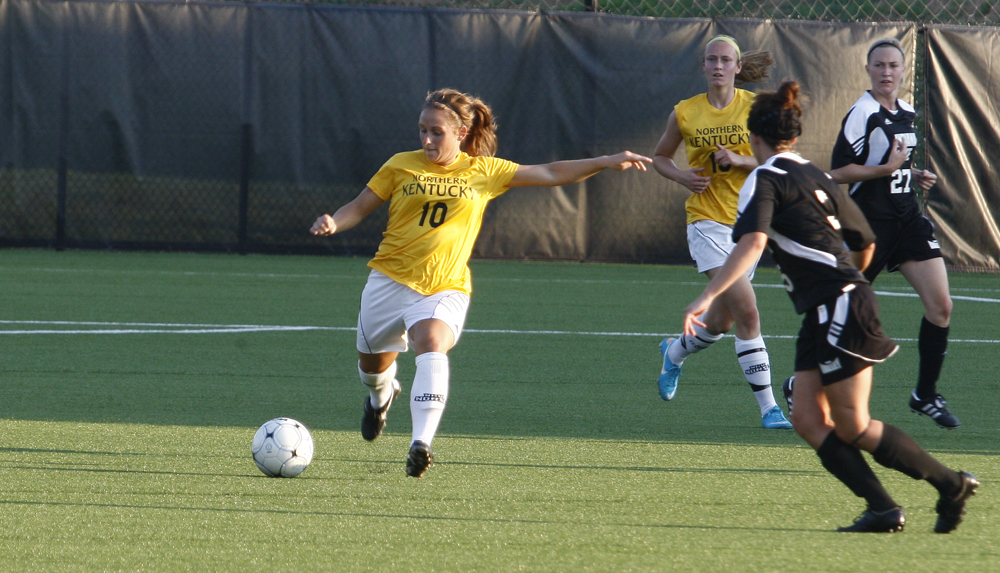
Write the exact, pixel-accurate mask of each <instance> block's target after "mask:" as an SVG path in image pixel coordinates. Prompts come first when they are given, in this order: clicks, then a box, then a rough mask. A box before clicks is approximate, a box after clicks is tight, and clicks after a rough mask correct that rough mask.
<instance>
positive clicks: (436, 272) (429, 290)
mask: <svg viewBox="0 0 1000 573" xmlns="http://www.w3.org/2000/svg"><path fill="white" fill-rule="evenodd" d="M517 168H518V164H517V163H513V162H511V161H507V160H505V159H498V158H496V157H472V156H470V155H467V154H466V153H464V152H462V153H460V154H459V156H458V159H456V160H455V162H454V163H452V164H451V165H449V166H447V167H443V166H441V165H437V164H436V163H431V162H430V161H427V159H426V157H425V156H424V151H423V150H422V149H421V150H418V151H408V152H404V153H397V154H396V155H394V156H393V157H392V158H391V159H389V161H387V162H386V163H385V165H383V166H382V168H381V169H379V171H378V173H376V174H375V176H374V177H372V179H371V181H369V182H368V188H369V189H371V190H372V191H374V192H375V194H376V195H378V196H379V197H380V198H382V199H384V200H387V201H391V202H390V204H389V224H388V226H387V227H386V230H385V233H383V235H382V243H381V244H380V245H379V247H378V252H377V253H375V258H374V259H372V260H371V262H369V263H368V266H369V267H371V268H373V269H375V270H377V271H379V272H380V273H382V274H384V275H386V276H387V277H389V278H391V279H392V280H394V281H396V282H398V283H400V284H404V285H406V286H408V287H410V288H412V289H413V290H415V291H417V292H419V293H422V294H425V295H429V294H434V293H436V292H441V291H443V290H452V289H454V290H458V291H462V292H464V293H466V294H471V293H472V275H471V273H470V272H469V267H468V262H469V257H470V256H471V255H472V247H473V246H474V245H475V243H476V237H477V236H478V235H479V229H480V227H481V226H482V222H483V213H484V212H485V211H486V205H487V203H489V202H490V200H492V199H494V198H495V197H499V196H500V195H501V194H503V192H504V191H506V190H507V188H508V187H507V184H508V183H510V180H511V179H512V178H513V177H514V172H515V171H517Z"/></svg>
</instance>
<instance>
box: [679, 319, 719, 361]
mask: <svg viewBox="0 0 1000 573" xmlns="http://www.w3.org/2000/svg"><path fill="white" fill-rule="evenodd" d="M703 316H704V315H701V316H699V317H698V319H699V320H701V318H702V317H703ZM694 332H695V335H694V336H686V335H685V336H681V340H680V344H671V345H670V348H668V349H667V356H668V357H669V358H670V361H671V362H673V363H674V364H676V365H678V366H680V365H681V364H683V363H684V359H685V358H687V357H688V356H691V355H692V354H697V353H699V352H701V351H702V350H705V349H706V348H708V347H709V346H711V345H713V344H715V343H716V342H718V341H720V340H722V337H723V336H725V335H724V334H709V333H708V331H707V330H705V328H704V327H702V326H698V325H697V324H696V325H694Z"/></svg>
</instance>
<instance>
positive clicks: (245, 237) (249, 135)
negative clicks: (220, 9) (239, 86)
mask: <svg viewBox="0 0 1000 573" xmlns="http://www.w3.org/2000/svg"><path fill="white" fill-rule="evenodd" d="M245 9H246V11H247V17H246V20H245V22H246V33H245V34H244V35H243V90H242V92H243V96H242V97H243V102H242V105H241V109H240V115H241V116H242V124H241V125H240V191H239V193H240V197H239V205H238V207H237V219H238V222H237V227H236V249H237V251H238V252H240V253H247V252H249V250H250V230H249V228H250V171H251V168H252V165H253V123H252V121H251V119H250V116H251V113H252V111H251V110H252V109H253V106H251V98H252V97H253V82H252V80H251V78H252V77H253V26H254V20H253V19H254V8H253V7H252V6H250V5H249V4H248V5H246V8H245Z"/></svg>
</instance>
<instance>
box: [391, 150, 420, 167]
mask: <svg viewBox="0 0 1000 573" xmlns="http://www.w3.org/2000/svg"><path fill="white" fill-rule="evenodd" d="M426 160H427V156H426V155H425V154H424V150H423V149H415V150H413V151H400V152H399V153H396V154H395V155H393V156H392V157H390V158H389V160H388V161H386V162H385V164H386V165H390V166H403V165H405V166H410V165H414V164H422V163H425V162H426Z"/></svg>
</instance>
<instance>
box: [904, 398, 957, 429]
mask: <svg viewBox="0 0 1000 573" xmlns="http://www.w3.org/2000/svg"><path fill="white" fill-rule="evenodd" d="M947 405H948V403H947V402H945V400H944V396H942V395H940V394H935V395H934V396H933V397H932V398H931V399H930V400H921V399H920V398H917V393H916V392H913V393H912V394H910V409H911V410H913V411H914V412H916V413H917V414H920V415H922V416H930V417H931V420H934V421H935V422H937V425H938V426H941V427H942V428H945V429H947V430H954V429H955V428H957V427H959V426H961V425H962V423H961V422H959V421H958V418H956V417H955V415H954V414H952V413H951V412H949V411H948V408H947Z"/></svg>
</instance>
